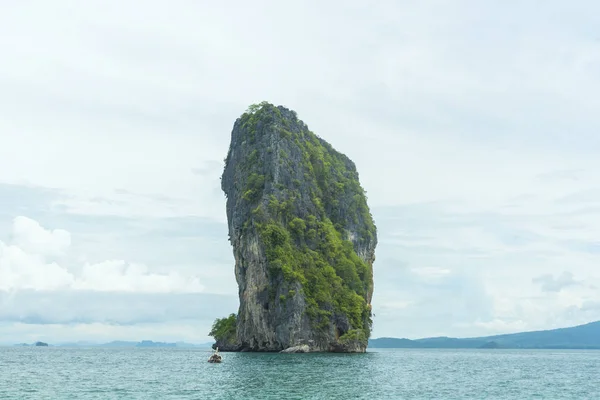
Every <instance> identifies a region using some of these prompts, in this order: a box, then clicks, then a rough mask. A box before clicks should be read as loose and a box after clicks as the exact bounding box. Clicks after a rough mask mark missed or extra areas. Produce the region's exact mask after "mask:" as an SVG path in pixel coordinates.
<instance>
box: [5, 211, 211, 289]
mask: <svg viewBox="0 0 600 400" xmlns="http://www.w3.org/2000/svg"><path fill="white" fill-rule="evenodd" d="M12 237H13V241H14V242H13V243H11V244H6V243H4V242H2V241H0V290H4V291H18V290H24V289H32V290H87V291H109V292H135V293H198V292H202V291H203V290H204V286H203V285H202V284H201V283H200V281H199V280H198V278H197V277H194V276H182V275H180V274H179V273H177V272H170V273H168V274H156V273H151V272H150V271H149V270H148V267H147V266H145V265H142V264H135V263H127V262H125V261H123V260H107V261H103V262H99V263H92V264H91V263H86V264H84V265H83V267H82V268H80V272H79V273H76V272H74V271H71V270H69V269H68V268H67V267H64V266H61V265H59V264H58V263H56V262H54V261H49V260H48V259H47V256H49V255H55V254H62V253H64V252H65V251H66V250H67V249H68V246H69V245H70V234H69V232H67V231H64V230H53V231H50V230H46V229H44V228H43V227H41V226H40V225H39V224H38V223H37V222H36V221H33V220H31V219H29V218H26V217H17V218H15V220H14V222H13V234H12Z"/></svg>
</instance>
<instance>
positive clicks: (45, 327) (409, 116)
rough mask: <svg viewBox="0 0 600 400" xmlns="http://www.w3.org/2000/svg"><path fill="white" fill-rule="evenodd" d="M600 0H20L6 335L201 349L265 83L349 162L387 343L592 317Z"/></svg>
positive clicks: (7, 138) (0, 85)
mask: <svg viewBox="0 0 600 400" xmlns="http://www.w3.org/2000/svg"><path fill="white" fill-rule="evenodd" d="M598 26H600V3H598V2H595V1H583V0H580V1H574V2H565V1H558V0H549V1H544V2H540V1H533V0H532V1H527V0H519V1H516V0H515V1H502V2H489V1H477V0H472V1H460V0H452V1H441V0H440V1H416V0H415V1H402V2H399V1H384V0H381V1H377V2H365V1H362V2H359V1H345V2H340V1H322V0H320V1H316V0H314V1H313V0H304V1H297V2H281V1H260V0H259V1H252V2H248V1H226V2H221V3H219V2H214V1H211V2H208V1H198V0H189V1H184V0H173V1H171V2H164V1H155V0H150V1H131V0H118V1H117V0H101V1H100V0H98V1H79V0H72V1H69V0H54V1H51V2H50V1H46V0H23V1H18V2H17V1H11V2H9V1H5V2H3V3H2V13H1V14H0V50H1V53H0V54H1V56H0V57H1V62H0V139H1V141H0V343H17V342H32V341H35V340H45V341H49V342H53V343H56V342H61V341H70V340H91V341H108V340H113V339H122V340H142V339H150V340H168V341H175V340H185V341H189V342H196V343H202V342H207V341H209V340H210V338H209V337H208V336H207V333H208V331H209V329H210V325H211V323H212V321H213V320H214V319H215V318H216V317H220V316H224V315H227V314H229V313H230V312H236V311H237V305H238V300H237V285H236V283H235V278H234V272H233V256H232V251H231V247H230V245H229V243H228V241H227V229H226V216H225V197H224V195H223V194H222V192H221V190H220V180H219V177H220V174H221V172H222V169H223V159H224V157H225V155H226V154H227V148H228V146H229V139H230V133H231V129H232V127H233V123H234V121H235V119H236V118H237V117H238V116H240V115H241V114H242V113H243V112H244V110H245V109H246V108H247V106H248V105H249V104H252V103H257V102H260V101H263V100H267V101H269V102H271V103H274V104H276V105H284V106H287V107H289V108H291V109H294V110H296V111H297V112H298V115H299V117H300V118H301V119H302V120H304V122H306V123H307V124H308V126H309V127H310V129H311V130H313V131H314V132H315V133H317V134H318V135H319V136H321V137H323V138H324V139H326V140H327V141H329V142H330V143H332V144H333V146H334V147H335V148H337V149H338V150H339V151H341V152H343V153H345V154H346V155H348V156H349V157H350V158H351V159H353V160H354V161H355V162H356V165H357V168H358V170H359V173H360V178H361V183H362V185H363V187H364V188H365V189H366V190H367V192H368V196H369V205H370V207H371V210H372V213H373V216H374V218H375V222H376V224H377V226H378V231H379V245H378V247H377V251H376V255H377V260H376V262H375V265H374V269H375V295H374V298H373V308H374V313H375V318H374V331H373V336H374V337H380V336H395V337H408V338H416V337H425V336H438V335H448V336H476V335H488V334H495V333H504V332H514V331H522V330H532V329H546V328H556V327H564V326H570V325H575V324H579V323H585V322H589V321H593V320H598V319H600V290H599V289H598V287H599V286H600V268H599V267H598V261H599V260H600V157H598V154H599V152H600V134H599V133H598V132H600V117H599V116H598V110H599V109H600V97H599V96H598V93H600V41H599V39H600V33H599V31H598Z"/></svg>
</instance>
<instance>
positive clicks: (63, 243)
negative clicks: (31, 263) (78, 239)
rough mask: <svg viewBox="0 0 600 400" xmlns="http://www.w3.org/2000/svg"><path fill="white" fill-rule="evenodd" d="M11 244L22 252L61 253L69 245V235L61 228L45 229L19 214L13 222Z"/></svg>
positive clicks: (45, 254)
mask: <svg viewBox="0 0 600 400" xmlns="http://www.w3.org/2000/svg"><path fill="white" fill-rule="evenodd" d="M12 233H13V235H12V241H13V244H14V245H15V246H17V247H19V248H20V249H21V250H23V251H24V252H27V253H30V254H37V255H40V256H56V255H61V254H63V253H64V252H65V250H66V249H67V248H68V247H69V246H70V245H71V235H70V234H69V232H67V231H65V230H63V229H54V230H46V229H44V228H42V227H41V226H40V224H39V223H38V222H37V221H34V220H32V219H30V218H27V217H23V216H19V217H16V218H15V219H14V222H13V232H12Z"/></svg>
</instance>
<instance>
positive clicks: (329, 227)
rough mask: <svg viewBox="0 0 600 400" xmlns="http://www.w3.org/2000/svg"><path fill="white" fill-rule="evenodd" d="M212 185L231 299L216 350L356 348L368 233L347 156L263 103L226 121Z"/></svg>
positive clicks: (361, 329)
mask: <svg viewBox="0 0 600 400" xmlns="http://www.w3.org/2000/svg"><path fill="white" fill-rule="evenodd" d="M221 184H222V189H223V191H224V192H225V194H226V196H227V219H228V224H229V240H230V242H231V244H232V246H233V253H234V258H235V276H236V280H237V283H238V285H239V298H240V308H239V310H238V314H237V321H236V332H235V337H236V343H235V344H233V343H231V341H230V343H229V345H228V346H227V347H226V348H224V349H223V350H227V349H229V350H241V351H280V350H283V349H286V348H289V347H294V346H301V345H308V346H309V348H310V351H343V352H363V351H365V349H366V345H367V339H368V337H369V335H370V329H371V305H370V303H371V297H372V295H373V270H372V268H373V261H374V260H375V246H376V244H377V233H376V228H375V225H374V223H373V219H372V217H371V214H370V212H369V208H368V206H367V203H366V197H365V194H364V191H363V189H362V188H361V186H360V184H359V180H358V173H357V171H356V167H355V165H354V163H353V162H352V161H351V160H350V159H349V158H347V157H346V156H345V155H343V154H341V153H339V152H337V151H336V150H334V149H333V148H332V146H331V145H329V144H328V143H327V142H325V141H324V140H322V139H320V138H319V137H317V136H316V135H315V134H313V133H312V132H311V131H310V130H309V129H308V127H307V126H306V125H305V124H304V123H303V122H302V121H300V120H299V119H298V118H297V116H296V113H295V112H294V111H291V110H288V109H286V108H284V107H281V106H280V107H275V106H273V105H271V104H268V103H265V102H263V103H261V104H260V105H253V106H251V107H250V108H249V109H248V111H247V112H246V113H244V114H243V115H242V116H241V117H240V118H238V119H237V120H236V122H235V125H234V127H233V131H232V134H231V145H230V148H229V152H228V154H227V158H226V161H225V170H224V172H223V176H222V181H221Z"/></svg>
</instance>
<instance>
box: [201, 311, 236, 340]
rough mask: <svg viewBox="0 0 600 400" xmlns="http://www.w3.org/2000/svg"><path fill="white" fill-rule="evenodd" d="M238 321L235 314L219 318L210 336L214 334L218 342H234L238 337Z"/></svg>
mask: <svg viewBox="0 0 600 400" xmlns="http://www.w3.org/2000/svg"><path fill="white" fill-rule="evenodd" d="M236 323H237V317H236V315H235V314H229V317H226V318H217V319H216V320H215V322H214V323H213V325H212V329H211V330H210V332H209V333H208V336H212V337H213V338H215V340H216V341H217V342H224V343H233V342H235V338H236Z"/></svg>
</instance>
